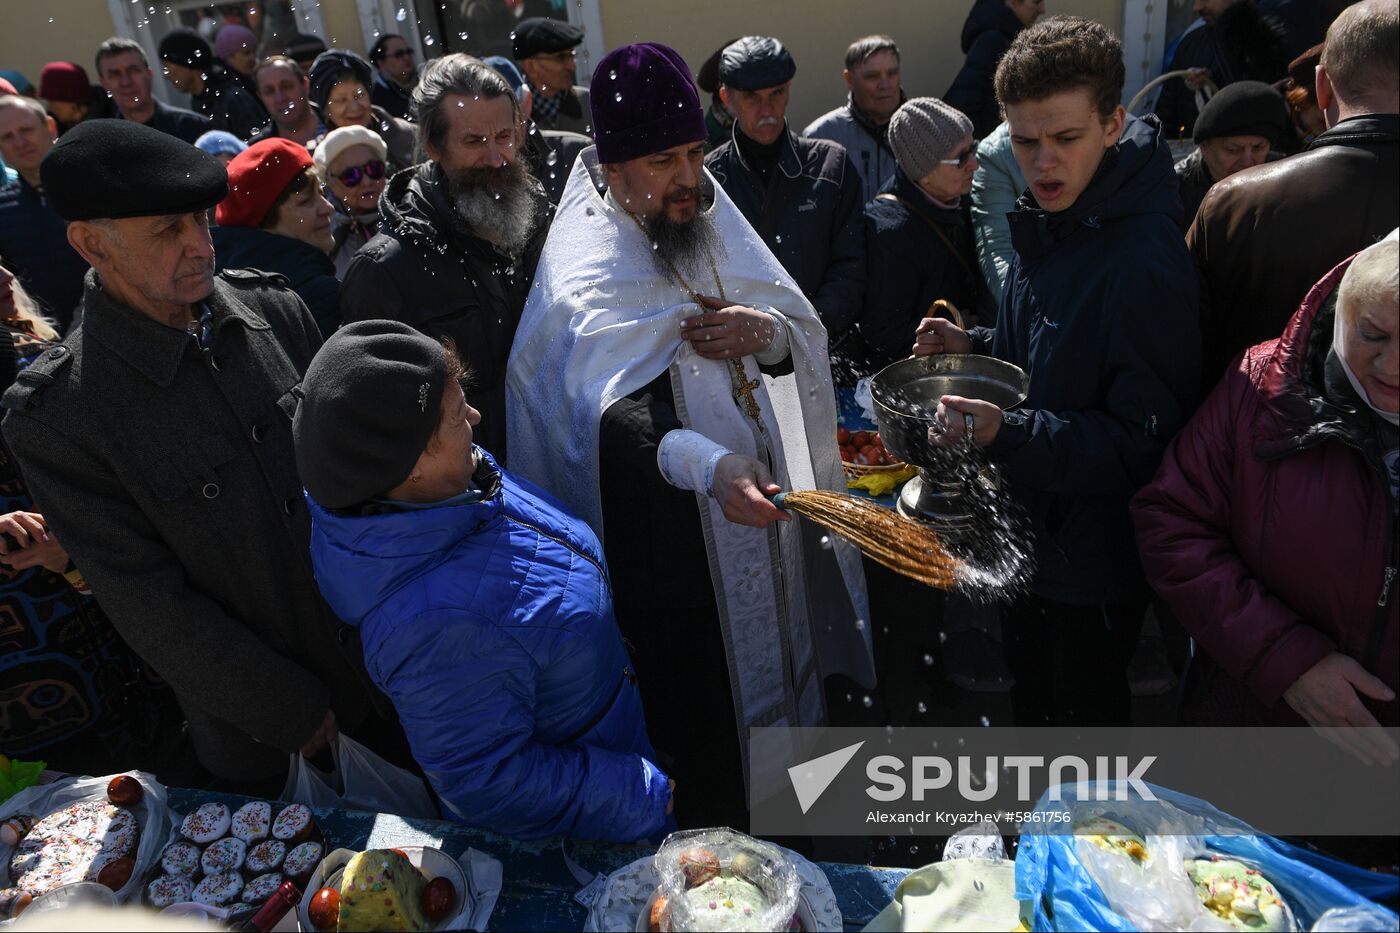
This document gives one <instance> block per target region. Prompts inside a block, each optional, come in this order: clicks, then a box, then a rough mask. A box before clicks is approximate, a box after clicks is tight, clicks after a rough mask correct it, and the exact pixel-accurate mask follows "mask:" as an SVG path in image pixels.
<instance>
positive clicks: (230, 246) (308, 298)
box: [209, 227, 340, 338]
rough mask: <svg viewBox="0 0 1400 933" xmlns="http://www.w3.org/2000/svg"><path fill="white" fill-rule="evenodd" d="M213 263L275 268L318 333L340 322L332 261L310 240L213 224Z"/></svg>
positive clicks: (228, 266)
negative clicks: (312, 320)
mask: <svg viewBox="0 0 1400 933" xmlns="http://www.w3.org/2000/svg"><path fill="white" fill-rule="evenodd" d="M209 232H210V234H211V235H212V237H213V239H214V267H215V268H216V269H218V270H219V271H220V272H222V271H223V270H225V269H260V270H262V271H263V272H275V273H277V274H278V275H280V276H282V277H284V278H285V279H286V280H287V282H288V283H289V284H290V285H291V286H292V291H294V292H296V293H297V295H298V296H299V297H300V298H301V300H302V301H304V302H306V307H307V308H308V309H309V310H310V311H311V316H312V317H313V318H315V319H316V326H317V327H318V328H320V330H321V336H322V337H323V338H324V337H329V336H330V335H331V334H333V333H335V331H336V328H338V327H339V326H340V282H339V281H338V280H337V279H336V277H335V263H334V262H333V261H332V260H331V258H330V257H329V256H327V255H326V254H325V253H323V252H321V251H320V250H319V249H317V248H316V247H314V246H312V245H311V244H310V243H303V242H302V241H301V240H295V239H293V238H291V237H288V236H282V235H281V234H280V233H270V232H268V231H267V230H256V229H254V228H252V227H215V228H213V229H212V230H210V231H209Z"/></svg>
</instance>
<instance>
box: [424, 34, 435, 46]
mask: <svg viewBox="0 0 1400 933" xmlns="http://www.w3.org/2000/svg"><path fill="white" fill-rule="evenodd" d="M434 41H435V40H434V39H433V37H432V36H424V37H423V44H424V45H432V44H433V42H434Z"/></svg>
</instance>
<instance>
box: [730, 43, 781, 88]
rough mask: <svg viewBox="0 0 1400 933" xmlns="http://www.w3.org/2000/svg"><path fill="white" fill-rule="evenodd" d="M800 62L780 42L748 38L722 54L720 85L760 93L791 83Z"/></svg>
mask: <svg viewBox="0 0 1400 933" xmlns="http://www.w3.org/2000/svg"><path fill="white" fill-rule="evenodd" d="M795 74H797V62H795V61H793V60H792V55H791V54H790V53H789V52H788V50H787V49H786V48H784V47H783V44H782V43H781V42H779V41H778V40H777V39H772V38H769V37H767V36H745V37H744V38H742V39H739V40H737V41H735V42H732V43H730V44H729V45H728V46H726V47H725V49H724V51H723V52H720V53H719V83H720V84H723V85H725V86H726V87H732V88H734V89H735V90H736V91H761V90H763V89H764V88H768V87H777V86H778V85H780V84H786V83H787V82H789V81H791V80H792V76H793V75H795Z"/></svg>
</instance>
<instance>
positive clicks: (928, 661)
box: [924, 654, 933, 667]
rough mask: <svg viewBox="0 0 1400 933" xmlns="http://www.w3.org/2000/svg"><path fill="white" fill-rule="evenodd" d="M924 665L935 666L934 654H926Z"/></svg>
mask: <svg viewBox="0 0 1400 933" xmlns="http://www.w3.org/2000/svg"><path fill="white" fill-rule="evenodd" d="M924 667H933V655H931V654H926V655H924Z"/></svg>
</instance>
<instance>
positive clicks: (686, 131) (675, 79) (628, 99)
mask: <svg viewBox="0 0 1400 933" xmlns="http://www.w3.org/2000/svg"><path fill="white" fill-rule="evenodd" d="M588 90H589V97H590V103H591V106H592V109H593V135H594V138H595V139H596V140H597V141H598V161H599V162H604V163H607V162H628V161H630V160H632V159H640V158H641V157H642V156H648V155H651V154H652V153H654V152H660V151H662V150H663V149H670V148H672V147H673V146H682V145H685V144H686V143H693V142H699V141H700V140H703V139H704V138H705V110H704V108H703V107H701V106H700V93H699V91H697V90H696V89H695V82H694V81H693V80H691V77H690V66H688V65H687V64H686V63H685V59H683V58H681V56H680V53H678V52H677V51H676V50H675V49H673V48H671V47H669V46H665V45H661V44H660V43H657V42H639V43H637V44H635V45H624V46H622V47H621V48H616V49H613V50H612V51H611V52H609V53H608V54H607V55H605V56H604V57H603V60H602V61H600V62H599V63H598V66H597V67H596V68H594V69H593V80H592V81H591V82H590V84H589V88H588Z"/></svg>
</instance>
